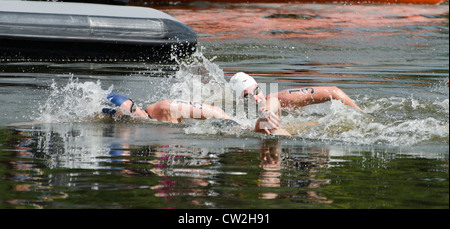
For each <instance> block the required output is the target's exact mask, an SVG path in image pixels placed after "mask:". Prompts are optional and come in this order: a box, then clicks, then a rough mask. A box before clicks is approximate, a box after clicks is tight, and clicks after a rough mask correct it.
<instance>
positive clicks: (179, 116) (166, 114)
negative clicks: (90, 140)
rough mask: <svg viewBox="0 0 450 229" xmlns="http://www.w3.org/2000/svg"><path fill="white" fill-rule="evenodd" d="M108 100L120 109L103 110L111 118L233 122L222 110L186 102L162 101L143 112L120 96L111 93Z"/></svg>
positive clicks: (171, 121) (177, 121) (131, 101)
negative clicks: (124, 116) (211, 119)
mask: <svg viewBox="0 0 450 229" xmlns="http://www.w3.org/2000/svg"><path fill="white" fill-rule="evenodd" d="M107 99H108V100H109V101H110V102H111V103H113V104H114V105H115V106H117V107H119V108H120V109H117V108H103V109H102V112H103V113H105V114H107V115H109V116H114V115H129V114H133V115H135V116H139V117H143V118H148V119H155V120H157V121H163V122H170V123H180V122H181V121H182V120H183V119H207V118H218V119H229V120H231V117H229V116H228V115H227V114H226V113H225V112H224V111H223V110H222V109H221V108H218V107H215V106H210V105H207V104H202V103H196V102H191V101H186V100H180V99H167V100H162V101H159V102H157V103H154V104H151V105H149V106H148V107H146V108H145V109H144V110H142V109H140V108H139V107H138V106H137V105H136V104H135V103H134V102H133V100H131V99H129V98H127V97H125V96H123V95H120V94H116V93H110V94H109V95H108V96H107Z"/></svg>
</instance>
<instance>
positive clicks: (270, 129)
mask: <svg viewBox="0 0 450 229" xmlns="http://www.w3.org/2000/svg"><path fill="white" fill-rule="evenodd" d="M229 84H230V87H231V89H232V91H233V92H234V93H236V94H237V95H238V96H239V97H240V98H242V99H251V100H253V101H255V102H257V103H259V104H263V105H264V107H263V108H261V109H260V110H259V114H260V117H262V119H261V120H258V123H260V121H263V120H270V125H266V126H265V127H264V128H262V127H261V126H258V123H257V126H256V127H257V128H259V130H255V131H258V132H265V133H267V134H271V133H275V132H279V131H281V132H282V133H284V132H285V130H282V129H280V128H279V127H280V124H279V122H280V118H279V117H280V116H281V108H297V107H304V106H307V105H311V104H318V103H324V102H327V101H330V100H340V101H342V102H343V103H344V104H345V105H348V106H350V107H353V108H355V109H357V110H360V111H362V109H361V108H359V107H358V105H356V103H355V102H354V101H353V100H352V99H351V98H350V97H349V96H348V95H346V94H345V93H344V92H343V91H342V90H341V89H339V88H337V87H334V86H332V87H304V88H294V89H287V90H283V91H280V92H277V93H272V94H269V95H267V97H265V96H264V93H263V91H262V90H261V88H260V87H259V86H258V83H257V82H256V81H255V79H254V78H253V77H251V76H249V75H247V74H246V73H243V72H239V73H236V74H235V75H234V76H233V77H231V79H230V82H229Z"/></svg>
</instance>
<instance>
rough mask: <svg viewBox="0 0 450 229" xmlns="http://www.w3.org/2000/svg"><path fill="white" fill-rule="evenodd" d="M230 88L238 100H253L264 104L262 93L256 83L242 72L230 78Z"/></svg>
mask: <svg viewBox="0 0 450 229" xmlns="http://www.w3.org/2000/svg"><path fill="white" fill-rule="evenodd" d="M230 87H231V90H232V91H233V92H234V93H235V94H236V95H237V96H238V97H239V98H253V100H255V101H256V102H258V103H264V102H265V97H264V93H262V90H261V88H260V87H259V86H258V83H256V81H255V79H253V77H251V76H249V75H247V74H245V73H243V72H238V73H236V74H235V75H234V76H233V77H231V79H230Z"/></svg>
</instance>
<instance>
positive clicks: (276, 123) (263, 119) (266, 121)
mask: <svg viewBox="0 0 450 229" xmlns="http://www.w3.org/2000/svg"><path fill="white" fill-rule="evenodd" d="M280 122H281V119H280V117H279V116H278V115H277V114H275V113H274V112H273V111H269V110H263V111H261V112H260V113H259V119H258V121H257V122H256V125H255V129H254V131H255V132H259V133H266V134H272V133H274V132H276V131H277V130H279V129H280Z"/></svg>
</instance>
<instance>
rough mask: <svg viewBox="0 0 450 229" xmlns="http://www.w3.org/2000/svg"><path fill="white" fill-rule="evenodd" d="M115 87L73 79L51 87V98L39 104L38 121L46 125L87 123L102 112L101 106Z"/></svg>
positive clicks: (54, 83) (98, 82)
mask: <svg viewBox="0 0 450 229" xmlns="http://www.w3.org/2000/svg"><path fill="white" fill-rule="evenodd" d="M112 89H113V87H110V88H109V89H107V90H104V89H103V88H102V85H101V83H100V81H97V82H80V81H79V80H78V79H76V78H74V77H71V78H70V79H69V80H68V82H67V84H65V85H58V84H57V83H56V82H54V81H53V83H52V84H51V85H50V89H49V96H48V98H47V99H46V100H45V101H44V102H43V103H41V104H39V109H38V114H35V116H36V117H37V119H36V121H38V122H44V123H66V122H69V123H70V122H81V121H87V120H89V119H91V118H93V117H95V116H96V115H98V114H99V111H101V105H102V104H103V103H104V102H105V98H106V96H107V95H108V94H109V93H110V92H111V91H112Z"/></svg>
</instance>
